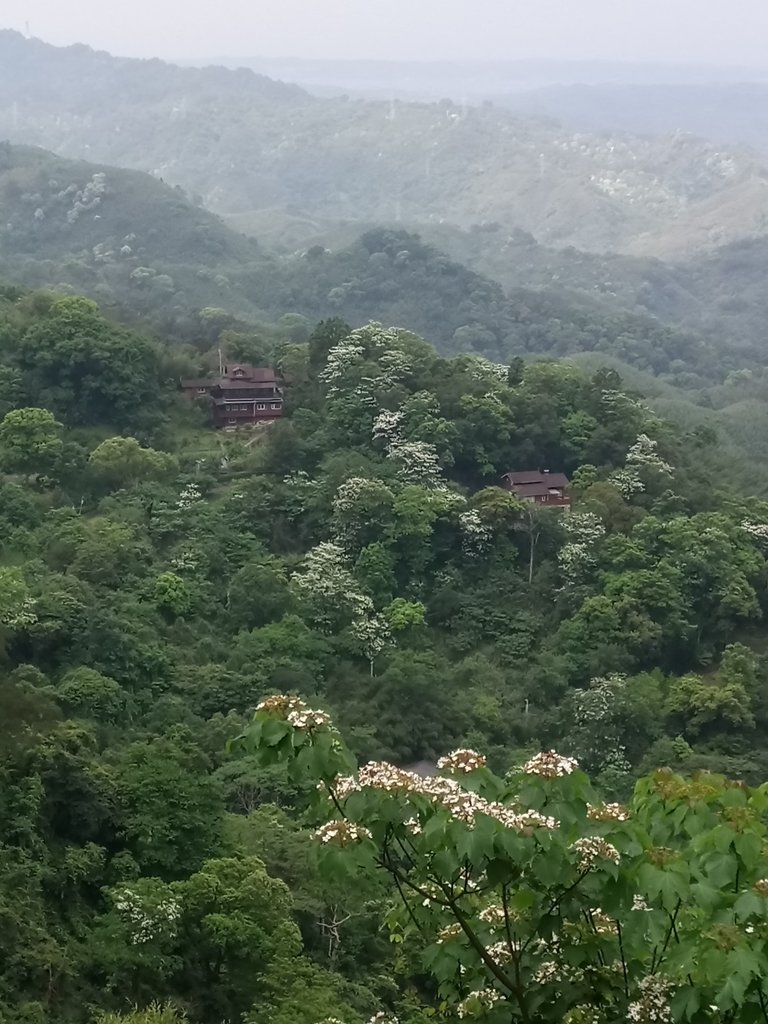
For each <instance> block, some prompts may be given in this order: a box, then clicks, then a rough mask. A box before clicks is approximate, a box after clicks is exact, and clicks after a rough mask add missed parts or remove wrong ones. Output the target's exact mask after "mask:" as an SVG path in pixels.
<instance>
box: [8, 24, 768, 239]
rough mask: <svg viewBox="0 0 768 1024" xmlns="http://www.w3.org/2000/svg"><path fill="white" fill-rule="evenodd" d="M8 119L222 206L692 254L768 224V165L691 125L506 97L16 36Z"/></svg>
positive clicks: (58, 145) (30, 136)
mask: <svg viewBox="0 0 768 1024" xmlns="http://www.w3.org/2000/svg"><path fill="white" fill-rule="evenodd" d="M0 135H2V136H6V137H8V138H10V139H11V140H13V141H16V142H22V143H32V144H37V145H44V146H46V147H47V148H51V149H54V150H56V151H58V152H60V153H62V154H64V155H67V156H70V157H78V158H82V157H87V158H88V159H91V160H96V161H103V162H107V163H112V164H117V165H120V166H128V167H135V168H139V169H142V170H146V171H150V172H152V173H154V174H156V175H158V176H161V177H163V178H164V179H166V180H168V181H169V182H171V183H172V184H178V185H181V186H183V187H184V188H185V189H187V190H188V191H189V192H190V193H191V194H193V195H199V196H200V197H201V198H202V200H203V201H204V202H205V204H206V205H207V206H209V207H210V208H211V209H214V210H216V211H217V212H223V213H236V214H247V213H248V212H249V211H252V210H262V209H276V210H285V211H287V212H288V213H291V212H292V211H299V212H302V213H304V214H307V215H309V216H324V217H329V218H332V219H352V220H361V221H390V220H396V221H402V222H403V223H404V224H418V223H422V222H423V223H431V222H441V221H448V222H450V223H455V224H457V225H459V226H461V227H469V226H470V225H471V224H474V223H478V222H486V221H491V222H493V221H499V222H501V223H502V224H503V225H505V226H506V227H507V228H508V229H511V228H514V227H519V228H523V229H524V230H528V231H531V232H533V233H534V234H535V235H536V237H537V238H538V239H539V240H540V241H542V242H544V243H546V244H550V245H557V246H565V245H575V246H577V247H579V248H583V249H589V250H598V251H603V250H607V249H612V250H618V251H633V252H641V253H653V254H666V253H680V252H683V253H685V252H689V251H692V250H696V249H699V248H701V247H711V246H713V245H718V244H722V243H724V242H727V241H730V240H733V239H738V238H742V237H745V236H749V235H752V234H755V233H758V232H762V231H764V230H765V228H766V219H765V212H764V203H763V195H764V188H765V180H766V170H765V167H764V165H763V164H762V162H761V160H760V159H758V158H757V157H755V156H754V155H751V154H749V153H747V152H739V151H737V150H729V149H727V148H724V147H720V146H716V145H713V144H710V143H707V142H705V141H702V140H699V139H695V138H692V137H685V136H667V137H663V138H656V139H653V138H644V137H640V136H630V135H613V136H608V135H592V134H589V133H573V132H571V131H566V130H564V129H563V128H561V127H560V126H559V125H557V124H556V123H553V122H548V121H545V120H532V119H523V118H518V117H514V116H513V115H511V114H510V113H508V112H507V111H505V110H503V109H497V108H495V107H492V106H490V105H485V106H482V107H470V108H466V109H463V108H461V107H457V106H454V105H453V104H452V103H450V102H448V101H446V102H443V103H432V104H429V103H400V102H398V103H394V104H392V105H390V104H387V103H380V102H367V101H362V100H359V101H358V100H345V99H343V98H342V99H318V98H315V97H311V96H309V95H308V94H307V93H305V92H303V91H302V90H300V89H298V88H296V87H291V86H286V85H282V84H280V83H275V82H272V81H271V80H269V79H266V78H264V77H263V76H257V75H255V74H254V73H253V72H251V71H248V70H240V71H232V70H227V69H223V68H219V69H211V68H208V69H197V68H178V67H174V66H172V65H168V64H163V63H162V62H160V61H131V60H125V59H116V58H112V57H110V56H109V55H107V54H104V53H96V52H94V51H91V50H89V49H87V48H86V47H71V48H69V49H65V50H62V49H57V48H55V47H51V46H47V45H45V44H43V43H41V42H39V41H37V40H26V39H24V38H23V37H22V36H21V35H19V34H18V33H13V32H3V33H1V34H0Z"/></svg>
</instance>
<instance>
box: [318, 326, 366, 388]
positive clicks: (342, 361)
mask: <svg viewBox="0 0 768 1024" xmlns="http://www.w3.org/2000/svg"><path fill="white" fill-rule="evenodd" d="M364 355H365V349H364V347H363V346H362V345H360V344H359V343H358V341H357V340H356V339H355V337H354V334H350V335H348V336H347V337H346V338H344V339H343V340H342V341H340V342H338V343H337V344H336V345H334V346H333V348H332V349H331V350H330V352H329V353H328V359H327V360H326V364H325V366H324V367H323V369H322V370H321V371H320V373H319V378H320V381H321V382H322V383H323V384H325V385H327V387H326V393H327V394H328V396H329V397H333V396H334V395H336V394H338V390H339V389H338V386H337V385H338V382H339V381H341V380H342V378H343V377H344V376H345V374H346V373H347V371H348V370H349V369H350V368H351V367H353V366H355V365H356V364H357V363H359V362H360V361H361V359H362V358H363V356H364Z"/></svg>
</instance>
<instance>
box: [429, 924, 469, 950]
mask: <svg viewBox="0 0 768 1024" xmlns="http://www.w3.org/2000/svg"><path fill="white" fill-rule="evenodd" d="M463 934H464V929H463V928H462V927H461V925H460V924H458V923H456V924H449V925H446V926H445V928H441V929H440V931H439V932H438V933H437V939H436V940H435V941H436V942H437V944H438V946H442V944H443V943H444V942H452V941H453V939H460V938H461V936H462V935H463Z"/></svg>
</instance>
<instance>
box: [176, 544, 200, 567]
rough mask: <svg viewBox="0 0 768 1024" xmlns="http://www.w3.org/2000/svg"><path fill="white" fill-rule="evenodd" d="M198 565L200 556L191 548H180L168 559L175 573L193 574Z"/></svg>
mask: <svg viewBox="0 0 768 1024" xmlns="http://www.w3.org/2000/svg"><path fill="white" fill-rule="evenodd" d="M199 565H200V555H199V554H198V552H197V551H194V550H193V549H192V548H182V550H181V551H179V552H178V553H177V554H175V555H174V556H173V557H172V558H171V559H170V566H171V568H172V569H174V570H176V571H177V572H193V571H194V570H195V569H197V568H198V566H199Z"/></svg>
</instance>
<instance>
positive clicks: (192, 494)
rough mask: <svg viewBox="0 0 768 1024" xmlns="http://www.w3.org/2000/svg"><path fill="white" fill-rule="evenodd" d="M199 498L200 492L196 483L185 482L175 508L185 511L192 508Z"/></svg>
mask: <svg viewBox="0 0 768 1024" xmlns="http://www.w3.org/2000/svg"><path fill="white" fill-rule="evenodd" d="M201 498H202V494H201V492H200V488H199V487H198V486H197V484H187V486H186V487H185V488H184V490H183V491H182V492H181V494H180V495H179V500H178V501H177V502H176V508H178V509H180V510H181V511H182V512H186V511H188V510H189V509H191V508H193V507H194V506H195V505H196V504H197V502H198V501H200V499H201Z"/></svg>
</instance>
